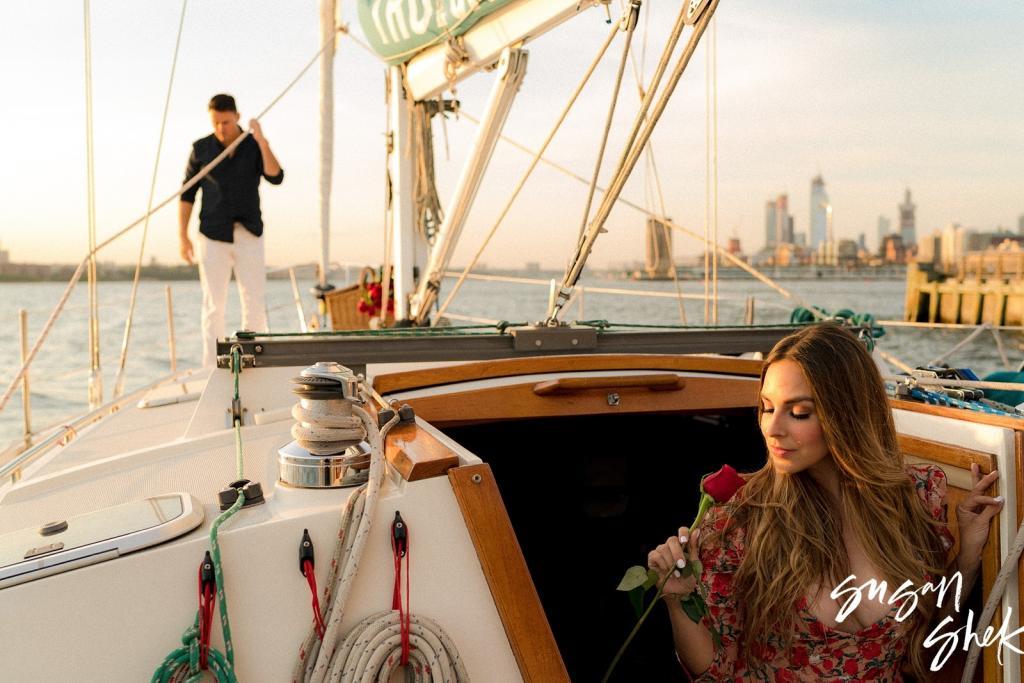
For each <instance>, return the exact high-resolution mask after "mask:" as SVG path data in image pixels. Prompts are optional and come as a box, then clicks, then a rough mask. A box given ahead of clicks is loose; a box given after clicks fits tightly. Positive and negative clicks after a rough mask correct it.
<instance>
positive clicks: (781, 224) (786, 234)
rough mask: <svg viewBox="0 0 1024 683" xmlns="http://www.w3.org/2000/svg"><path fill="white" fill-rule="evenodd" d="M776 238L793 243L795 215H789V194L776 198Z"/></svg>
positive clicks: (784, 242)
mask: <svg viewBox="0 0 1024 683" xmlns="http://www.w3.org/2000/svg"><path fill="white" fill-rule="evenodd" d="M775 239H776V241H777V242H781V243H783V244H792V243H793V217H792V216H790V215H789V195H786V194H780V195H779V196H778V197H776V198H775Z"/></svg>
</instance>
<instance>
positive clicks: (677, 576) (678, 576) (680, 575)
mask: <svg viewBox="0 0 1024 683" xmlns="http://www.w3.org/2000/svg"><path fill="white" fill-rule="evenodd" d="M672 576H674V577H676V578H677V579H679V578H682V576H683V575H682V574H680V573H679V570H678V569H677V570H675V571H674V572H672Z"/></svg>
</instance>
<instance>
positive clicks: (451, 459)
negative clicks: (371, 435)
mask: <svg viewBox="0 0 1024 683" xmlns="http://www.w3.org/2000/svg"><path fill="white" fill-rule="evenodd" d="M384 455H385V457H387V459H388V463H390V464H391V466H392V467H394V468H395V469H396V470H398V473H399V474H401V475H402V478H403V479H405V480H406V481H416V480H418V479H429V478H430V477H437V476H440V475H442V474H444V473H445V472H447V471H448V470H450V469H451V468H453V467H458V465H459V456H458V455H457V454H455V453H454V452H452V450H451V449H449V448H448V447H447V446H445V445H444V444H443V443H441V442H440V441H438V440H437V437H435V436H434V435H433V434H431V433H430V432H428V431H427V430H425V429H421V428H420V427H419V425H417V424H415V423H412V422H409V423H404V424H397V425H395V426H394V427H393V428H392V429H391V431H390V432H388V435H387V438H386V439H385V444H384Z"/></svg>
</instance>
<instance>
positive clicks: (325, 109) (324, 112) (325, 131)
mask: <svg viewBox="0 0 1024 683" xmlns="http://www.w3.org/2000/svg"><path fill="white" fill-rule="evenodd" d="M336 11H337V8H336V5H335V0H320V44H321V45H325V44H327V43H330V45H329V47H327V48H326V49H325V50H324V51H323V52H321V53H320V195H319V204H320V267H319V268H318V269H317V271H318V272H317V283H316V285H315V286H314V287H313V295H314V296H315V297H316V298H317V301H318V304H319V313H320V316H321V318H323V316H324V315H325V314H326V312H327V311H326V303H325V301H324V294H325V293H326V292H329V291H331V290H332V289H334V286H333V285H330V284H328V283H327V272H328V270H329V269H330V266H331V264H330V258H331V177H332V172H333V169H334V48H335V44H336V43H335V41H334V40H332V38H334V36H335V33H336V28H335V27H336V25H337V24H336V21H337V20H336ZM324 326H325V325H324Z"/></svg>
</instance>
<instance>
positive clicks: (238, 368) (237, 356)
mask: <svg viewBox="0 0 1024 683" xmlns="http://www.w3.org/2000/svg"><path fill="white" fill-rule="evenodd" d="M231 373H232V374H233V375H234V376H235V395H234V397H233V400H232V405H240V404H239V403H238V401H239V400H240V398H241V397H240V396H239V394H238V376H239V375H241V374H242V350H241V349H240V348H239V347H238V346H237V345H236V346H233V347H231ZM232 422H233V423H234V428H235V479H236V480H240V479H242V474H243V469H244V467H243V464H242V416H241V415H236V416H235V418H234V420H232Z"/></svg>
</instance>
